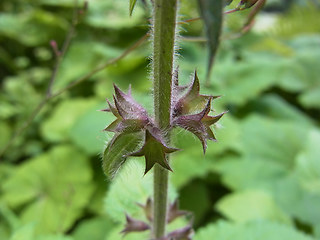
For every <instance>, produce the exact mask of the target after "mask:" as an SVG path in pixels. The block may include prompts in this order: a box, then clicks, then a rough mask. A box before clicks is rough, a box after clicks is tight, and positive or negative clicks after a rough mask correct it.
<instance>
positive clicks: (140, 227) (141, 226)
mask: <svg viewBox="0 0 320 240" xmlns="http://www.w3.org/2000/svg"><path fill="white" fill-rule="evenodd" d="M148 229H150V226H149V225H148V224H146V223H145V222H143V221H140V220H137V219H134V218H132V217H130V216H129V215H128V214H126V226H125V228H124V229H123V230H122V231H121V233H123V234H128V233H131V232H143V231H146V230H148Z"/></svg>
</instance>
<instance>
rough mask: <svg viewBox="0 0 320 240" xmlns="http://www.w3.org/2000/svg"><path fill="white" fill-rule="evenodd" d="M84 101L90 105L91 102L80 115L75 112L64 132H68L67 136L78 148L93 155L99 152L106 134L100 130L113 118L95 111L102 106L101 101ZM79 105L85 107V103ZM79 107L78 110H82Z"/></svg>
mask: <svg viewBox="0 0 320 240" xmlns="http://www.w3.org/2000/svg"><path fill="white" fill-rule="evenodd" d="M86 101H87V102H88V105H90V102H92V103H93V104H92V105H90V106H89V107H88V108H87V109H86V110H85V111H84V112H82V114H81V115H78V113H75V115H76V116H77V115H78V117H77V118H76V119H75V121H74V122H73V124H72V125H71V126H70V128H69V129H67V130H66V132H67V133H68V134H69V138H70V139H71V140H72V141H73V142H74V143H75V144H76V145H77V146H79V148H80V149H82V150H83V151H85V152H86V153H88V154H90V155H95V154H97V153H101V151H102V150H103V148H104V145H105V140H106V139H107V136H106V134H105V133H104V132H103V131H102V130H103V128H104V127H105V126H106V125H107V123H109V122H111V121H112V120H113V117H112V115H110V114H104V113H102V112H100V111H97V110H99V109H101V108H103V105H102V104H101V103H97V101H95V100H94V99H93V100H86ZM79 102H81V101H79ZM69 106H70V105H69ZM81 107H84V108H86V104H84V106H81ZM81 107H80V111H82V109H81ZM70 111H71V110H70ZM73 113H74V112H73ZM70 114H71V113H70ZM70 118H71V119H72V118H73V116H70Z"/></svg>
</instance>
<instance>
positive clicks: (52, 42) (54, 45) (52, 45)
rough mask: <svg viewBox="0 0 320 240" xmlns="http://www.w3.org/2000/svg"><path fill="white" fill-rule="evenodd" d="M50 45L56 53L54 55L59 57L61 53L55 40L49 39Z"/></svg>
mask: <svg viewBox="0 0 320 240" xmlns="http://www.w3.org/2000/svg"><path fill="white" fill-rule="evenodd" d="M50 45H51V47H52V49H53V52H54V54H55V55H56V57H59V56H60V55H61V52H60V51H59V48H58V44H57V42H56V41H55V40H51V41H50Z"/></svg>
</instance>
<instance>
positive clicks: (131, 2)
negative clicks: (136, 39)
mask: <svg viewBox="0 0 320 240" xmlns="http://www.w3.org/2000/svg"><path fill="white" fill-rule="evenodd" d="M136 2H137V0H130V7H129V11H130V16H131V15H132V11H133V9H134V6H135V5H136Z"/></svg>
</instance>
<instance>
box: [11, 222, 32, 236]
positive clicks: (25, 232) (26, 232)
mask: <svg viewBox="0 0 320 240" xmlns="http://www.w3.org/2000/svg"><path fill="white" fill-rule="evenodd" d="M33 239H34V224H32V223H31V224H27V225H25V226H23V227H21V228H19V229H18V230H16V231H15V232H14V233H13V234H12V236H11V238H10V240H33Z"/></svg>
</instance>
